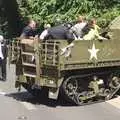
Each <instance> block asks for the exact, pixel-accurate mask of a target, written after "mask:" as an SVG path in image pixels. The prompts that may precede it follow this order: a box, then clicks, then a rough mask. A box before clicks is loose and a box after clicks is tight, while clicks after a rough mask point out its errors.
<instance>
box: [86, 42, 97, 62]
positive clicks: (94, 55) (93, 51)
mask: <svg viewBox="0 0 120 120" xmlns="http://www.w3.org/2000/svg"><path fill="white" fill-rule="evenodd" d="M98 51H99V49H96V48H95V44H94V43H93V46H92V49H88V52H90V54H91V55H90V60H91V59H92V58H95V59H96V60H97V52H98Z"/></svg>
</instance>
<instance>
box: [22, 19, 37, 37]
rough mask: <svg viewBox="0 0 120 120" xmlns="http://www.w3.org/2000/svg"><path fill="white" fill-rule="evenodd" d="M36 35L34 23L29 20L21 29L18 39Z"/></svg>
mask: <svg viewBox="0 0 120 120" xmlns="http://www.w3.org/2000/svg"><path fill="white" fill-rule="evenodd" d="M35 35H36V22H35V21H34V20H32V19H31V20H29V23H28V25H27V26H26V27H25V28H24V29H23V31H22V33H21V35H20V38H30V37H35Z"/></svg>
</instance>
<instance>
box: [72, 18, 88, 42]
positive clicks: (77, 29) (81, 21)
mask: <svg viewBox="0 0 120 120" xmlns="http://www.w3.org/2000/svg"><path fill="white" fill-rule="evenodd" d="M86 24H87V22H86V21H85V18H84V17H83V16H79V17H78V20H77V24H75V25H74V26H73V27H72V28H71V30H72V31H73V32H74V35H75V39H76V40H77V39H78V40H81V39H82V37H83V31H82V29H83V28H84V27H85V26H86Z"/></svg>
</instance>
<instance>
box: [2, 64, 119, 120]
mask: <svg viewBox="0 0 120 120" xmlns="http://www.w3.org/2000/svg"><path fill="white" fill-rule="evenodd" d="M7 71H8V75H7V81H6V82H3V81H0V120H120V97H118V98H116V99H113V100H110V101H107V102H102V103H96V104H92V105H86V106H72V105H69V104H66V103H61V102H58V103H56V107H53V105H51V103H50V102H51V101H50V100H49V99H45V98H42V99H39V100H37V99H36V98H34V97H33V96H31V95H30V94H29V93H28V92H26V91H25V90H24V89H23V88H22V91H21V92H17V90H16V89H15V88H14V81H15V76H14V71H15V69H14V66H13V65H11V66H10V68H9V67H8V70H7Z"/></svg>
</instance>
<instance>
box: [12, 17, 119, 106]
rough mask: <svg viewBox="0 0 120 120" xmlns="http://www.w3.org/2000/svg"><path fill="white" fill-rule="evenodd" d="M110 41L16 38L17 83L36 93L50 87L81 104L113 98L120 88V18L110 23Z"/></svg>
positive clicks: (51, 93) (52, 91) (55, 93)
mask: <svg viewBox="0 0 120 120" xmlns="http://www.w3.org/2000/svg"><path fill="white" fill-rule="evenodd" d="M108 28H109V30H108V33H107V34H108V35H109V36H110V39H109V40H98V39H94V40H77V41H76V40H75V41H73V43H72V44H70V45H69V44H68V43H67V41H66V40H45V41H41V40H39V39H37V38H34V39H20V38H16V39H14V40H13V41H12V42H11V46H10V50H11V51H12V52H11V55H10V57H11V59H10V60H11V61H12V62H13V63H14V64H15V65H16V83H15V86H16V87H18V88H20V86H21V85H22V86H23V87H24V88H26V89H27V90H28V91H29V92H31V93H32V94H33V93H34V94H36V89H39V90H42V89H44V88H47V90H48V98H51V99H57V98H58V95H59V93H60V92H61V94H62V95H63V96H64V97H66V98H67V100H69V101H72V102H74V103H75V104H77V105H85V104H89V103H94V102H99V101H101V100H102V101H103V100H109V99H111V98H113V97H114V96H115V95H116V93H117V92H118V91H119V89H120V17H118V18H116V19H115V20H114V21H113V22H112V23H111V24H110V25H109V26H108Z"/></svg>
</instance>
